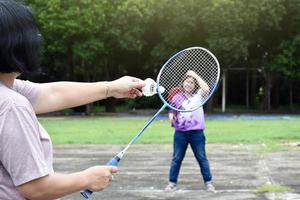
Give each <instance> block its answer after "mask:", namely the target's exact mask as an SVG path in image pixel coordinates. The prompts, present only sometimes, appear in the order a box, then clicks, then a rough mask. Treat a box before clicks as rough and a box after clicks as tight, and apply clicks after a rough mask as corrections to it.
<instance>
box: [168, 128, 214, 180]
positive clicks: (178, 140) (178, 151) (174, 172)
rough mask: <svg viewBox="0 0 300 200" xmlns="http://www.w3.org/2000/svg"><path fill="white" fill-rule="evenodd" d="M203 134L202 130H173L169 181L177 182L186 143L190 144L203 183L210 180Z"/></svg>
mask: <svg viewBox="0 0 300 200" xmlns="http://www.w3.org/2000/svg"><path fill="white" fill-rule="evenodd" d="M205 140H206V139H205V135H204V133H203V131H202V130H195V131H186V132H182V131H175V134H174V145H173V148H174V150H173V159H172V164H171V169H170V174H169V181H170V182H173V183H177V180H178V175H179V171H180V167H181V162H182V160H183V158H184V156H185V152H186V150H187V147H188V144H190V145H191V147H192V150H193V153H194V156H195V158H196V159H197V161H198V164H199V166H200V172H201V174H202V177H203V181H204V183H208V182H210V181H212V175H211V172H210V168H209V163H208V160H207V157H206V153H205Z"/></svg>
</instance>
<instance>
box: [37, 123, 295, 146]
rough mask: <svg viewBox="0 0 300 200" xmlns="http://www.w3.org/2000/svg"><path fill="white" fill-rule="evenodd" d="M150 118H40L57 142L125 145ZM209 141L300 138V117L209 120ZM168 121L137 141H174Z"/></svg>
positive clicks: (279, 140) (148, 142)
mask: <svg viewBox="0 0 300 200" xmlns="http://www.w3.org/2000/svg"><path fill="white" fill-rule="evenodd" d="M148 119H149V118H117V117H97V118H40V122H41V123H42V124H43V125H44V127H45V128H46V130H47V131H48V132H49V134H50V135H51V138H52V140H53V142H54V143H55V144H126V143H128V142H129V141H130V140H131V139H132V138H133V137H134V136H135V135H136V134H137V132H138V131H139V130H140V129H141V128H142V127H143V126H144V125H145V123H146V122H147V120H148ZM206 127H207V128H206V131H205V133H206V138H207V141H208V143H243V144H261V143H265V144H273V145H271V147H273V148H277V147H276V145H275V146H274V144H277V143H279V142H281V141H295V140H300V119H299V118H297V119H295V120H228V121H221V120H207V122H206ZM172 137H173V129H172V128H171V127H170V124H169V122H168V121H165V120H163V121H155V122H154V123H152V124H151V125H150V126H149V127H148V129H147V130H146V132H145V133H144V135H143V136H142V137H141V138H140V139H139V140H138V141H137V143H147V144H169V143H172Z"/></svg>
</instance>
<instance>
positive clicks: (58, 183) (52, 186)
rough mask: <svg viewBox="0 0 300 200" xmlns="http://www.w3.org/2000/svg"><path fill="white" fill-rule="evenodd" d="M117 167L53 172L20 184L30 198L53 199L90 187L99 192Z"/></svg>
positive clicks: (20, 187)
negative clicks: (60, 172)
mask: <svg viewBox="0 0 300 200" xmlns="http://www.w3.org/2000/svg"><path fill="white" fill-rule="evenodd" d="M116 172H117V168H116V167H108V166H95V167H91V168H89V169H87V170H84V171H82V172H77V173H73V174H69V175H64V174H56V173H55V174H51V175H48V176H45V177H42V178H39V179H36V180H33V181H30V182H28V183H25V184H23V185H20V186H18V187H17V188H18V190H19V191H20V192H21V194H22V195H23V196H24V197H25V198H27V199H30V200H53V199H57V198H60V197H63V196H66V195H68V194H71V193H74V192H79V191H81V190H85V189H89V190H91V191H94V192H97V191H101V190H103V189H104V188H106V187H107V185H108V183H109V181H110V180H112V173H116Z"/></svg>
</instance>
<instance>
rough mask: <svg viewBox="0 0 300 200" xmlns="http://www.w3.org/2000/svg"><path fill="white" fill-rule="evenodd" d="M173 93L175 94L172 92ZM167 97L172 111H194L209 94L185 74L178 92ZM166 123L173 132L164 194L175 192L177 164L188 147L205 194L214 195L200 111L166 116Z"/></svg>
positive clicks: (198, 80)
mask: <svg viewBox="0 0 300 200" xmlns="http://www.w3.org/2000/svg"><path fill="white" fill-rule="evenodd" d="M174 91H175V92H174ZM174 91H172V94H171V96H170V97H169V100H170V102H171V103H172V104H173V105H174V106H175V107H176V108H180V109H185V110H192V108H196V107H198V105H197V104H198V103H199V102H201V99H199V98H202V96H203V95H207V93H208V92H209V86H208V85H207V83H206V82H205V81H204V80H203V79H202V78H201V77H200V76H198V75H197V74H196V73H195V72H194V71H188V72H187V74H186V77H185V78H184V80H183V83H182V86H181V87H180V88H178V87H176V88H175V89H174ZM169 119H170V122H171V124H172V127H174V129H175V134H174V143H173V148H174V150H173V159H172V163H171V168H170V173H169V184H168V185H167V187H166V190H167V191H175V190H176V186H177V181H178V175H179V171H180V167H181V163H182V161H183V159H184V157H185V153H186V150H187V147H188V144H190V145H191V147H192V150H193V153H194V156H195V158H196V160H197V161H198V164H199V166H200V172H201V174H202V177H203V181H204V183H205V186H206V190H207V191H212V192H214V191H215V188H214V186H213V184H212V175H211V171H210V167H209V162H208V160H207V156H206V152H205V140H206V139H205V135H204V132H203V131H204V129H205V120H204V112H203V108H202V107H200V108H198V109H196V110H195V111H193V112H175V111H172V110H171V111H170V112H169Z"/></svg>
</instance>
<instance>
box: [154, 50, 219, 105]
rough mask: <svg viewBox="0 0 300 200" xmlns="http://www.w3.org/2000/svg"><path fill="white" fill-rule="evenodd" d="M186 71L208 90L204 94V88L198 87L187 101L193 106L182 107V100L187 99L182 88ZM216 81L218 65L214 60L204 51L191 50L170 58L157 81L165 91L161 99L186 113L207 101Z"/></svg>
mask: <svg viewBox="0 0 300 200" xmlns="http://www.w3.org/2000/svg"><path fill="white" fill-rule="evenodd" d="M188 71H193V72H195V73H196V74H197V75H198V76H199V77H200V78H201V79H202V80H203V81H204V82H205V83H206V84H207V86H208V88H209V89H208V91H207V92H205V91H204V88H202V87H201V86H200V90H197V91H194V92H193V95H192V97H191V95H189V96H190V97H189V98H190V99H188V100H189V102H192V103H193V105H189V106H186V105H185V106H183V104H184V103H183V102H184V100H186V99H187V98H188V97H186V96H187V95H185V93H186V91H185V89H184V87H183V82H184V80H185V79H186V77H187V73H188ZM218 79H219V64H218V61H217V60H216V58H215V57H214V56H213V55H212V54H211V53H210V52H208V51H206V50H205V49H202V48H191V49H188V50H186V51H183V52H181V53H179V54H177V55H176V56H174V57H172V58H171V59H170V60H169V61H168V62H167V63H166V64H165V66H164V68H163V69H162V71H161V72H160V76H159V80H158V81H159V84H160V85H161V86H163V87H164V88H165V90H166V91H165V92H164V93H162V94H161V97H162V98H163V99H164V100H165V101H166V102H167V103H168V104H169V105H170V106H171V107H175V108H176V109H180V110H182V111H188V110H194V109H195V108H196V107H200V106H201V105H203V104H204V103H205V102H206V101H207V100H208V98H209V97H210V96H211V94H212V93H213V90H214V88H215V86H216V84H217V82H218ZM194 87H195V86H194ZM198 91H200V93H199V92H198ZM201 91H202V92H201ZM197 95H198V96H197Z"/></svg>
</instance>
